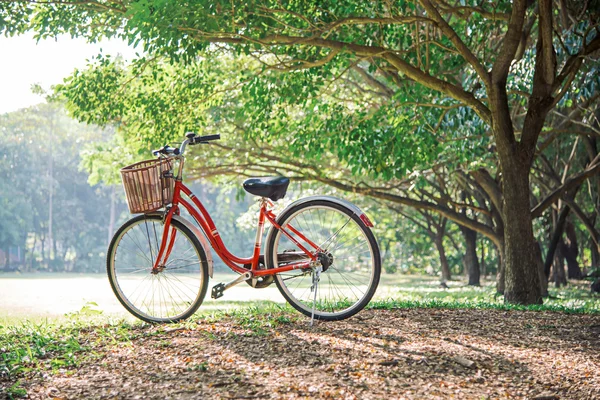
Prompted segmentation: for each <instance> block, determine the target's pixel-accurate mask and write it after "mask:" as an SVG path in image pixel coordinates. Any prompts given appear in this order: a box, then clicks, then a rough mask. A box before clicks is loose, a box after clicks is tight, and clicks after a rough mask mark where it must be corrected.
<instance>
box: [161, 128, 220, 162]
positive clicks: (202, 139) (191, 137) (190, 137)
mask: <svg viewBox="0 0 600 400" xmlns="http://www.w3.org/2000/svg"><path fill="white" fill-rule="evenodd" d="M185 137H186V138H187V139H185V140H184V141H183V143H181V146H180V147H179V148H176V147H169V146H163V147H161V148H160V149H158V150H152V154H154V156H158V155H159V154H163V155H166V156H178V155H183V153H185V147H186V146H187V145H188V144H189V145H190V146H193V145H196V144H208V142H210V141H212V140H219V139H221V135H220V134H216V135H206V136H196V134H195V133H194V132H188V133H186V134H185Z"/></svg>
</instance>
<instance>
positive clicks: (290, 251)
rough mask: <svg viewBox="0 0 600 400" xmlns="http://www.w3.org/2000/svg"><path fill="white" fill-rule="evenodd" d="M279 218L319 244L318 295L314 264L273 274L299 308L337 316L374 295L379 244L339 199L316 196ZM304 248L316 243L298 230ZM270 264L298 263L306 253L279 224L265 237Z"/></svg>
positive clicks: (348, 313) (349, 312)
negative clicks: (335, 201) (314, 198)
mask: <svg viewBox="0 0 600 400" xmlns="http://www.w3.org/2000/svg"><path fill="white" fill-rule="evenodd" d="M277 223H278V224H279V225H280V226H281V227H282V228H285V227H287V226H288V225H291V226H292V227H293V228H295V229H296V230H298V231H299V232H300V233H302V235H304V236H305V237H306V238H307V239H308V240H310V241H312V242H313V243H314V244H316V245H318V246H319V247H321V249H322V250H323V252H321V253H320V254H319V259H320V260H322V262H321V265H322V269H323V272H322V273H321V275H320V281H319V282H318V285H317V293H316V301H315V297H314V296H315V293H314V291H312V290H311V286H313V269H311V268H305V269H296V270H292V271H289V272H282V273H279V274H276V275H275V283H276V284H277V287H278V288H279V291H280V292H281V294H282V295H283V297H285V299H286V300H287V301H288V302H289V303H290V305H292V307H294V308H295V309H297V310H298V311H300V312H301V313H303V314H305V315H307V316H311V315H312V311H313V304H314V305H315V309H314V317H315V319H321V320H329V321H335V320H340V319H345V318H348V317H351V316H352V315H354V314H356V313H357V312H359V311H360V310H362V309H363V308H364V307H365V306H366V305H367V304H368V303H369V301H370V300H371V298H372V297H373V295H374V293H375V290H376V289H377V285H378V284H379V276H380V274H381V259H380V255H379V247H378V245H377V241H376V240H375V237H374V236H373V233H372V232H371V230H370V229H369V227H367V226H366V225H365V224H364V222H363V221H362V220H361V219H360V218H359V217H358V216H357V215H356V214H355V213H354V212H353V210H350V209H348V208H346V207H344V206H342V205H340V204H337V203H333V202H330V201H324V200H312V201H308V202H306V203H302V204H299V205H297V206H294V207H291V208H289V209H287V210H285V211H284V212H283V213H282V214H281V215H280V216H279V217H278V218H277ZM293 236H294V238H295V239H296V240H297V241H298V242H299V243H300V244H301V245H302V246H304V247H305V248H307V249H310V250H312V247H310V245H309V244H308V243H307V242H306V241H305V240H301V239H300V238H299V237H298V236H297V235H293ZM265 253H266V261H267V267H268V268H275V266H284V265H286V264H290V263H297V262H298V261H300V260H301V259H302V258H304V260H305V261H307V260H308V257H307V256H305V255H304V254H305V253H304V252H303V251H302V250H301V249H300V247H299V246H298V245H297V244H295V243H294V242H293V241H292V240H290V239H289V238H288V237H287V236H286V235H284V234H283V233H282V232H281V230H279V229H275V228H273V229H271V231H270V233H269V237H268V238H267V248H266V252H265Z"/></svg>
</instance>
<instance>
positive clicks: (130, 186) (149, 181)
mask: <svg viewBox="0 0 600 400" xmlns="http://www.w3.org/2000/svg"><path fill="white" fill-rule="evenodd" d="M171 168H172V162H171V160H169V159H164V158H163V159H154V160H146V161H141V162H138V163H135V164H132V165H129V166H127V167H125V168H123V169H121V178H122V180H123V187H124V188H125V195H126V196H127V205H128V206H129V211H130V212H131V213H132V214H140V213H148V212H152V211H156V210H158V209H159V208H162V207H164V206H166V205H167V204H170V203H171V202H172V201H173V187H174V185H175V180H174V179H173V178H172V177H164V176H163V172H165V171H170V170H171Z"/></svg>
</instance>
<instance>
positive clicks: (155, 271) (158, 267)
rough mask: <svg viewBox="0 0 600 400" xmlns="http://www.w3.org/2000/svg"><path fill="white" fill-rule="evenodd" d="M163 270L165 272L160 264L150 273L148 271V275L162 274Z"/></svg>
mask: <svg viewBox="0 0 600 400" xmlns="http://www.w3.org/2000/svg"><path fill="white" fill-rule="evenodd" d="M164 270H165V266H164V265H162V264H161V265H159V266H157V267H156V268H152V271H150V273H151V274H152V275H158V274H160V273H161V272H163V271H164Z"/></svg>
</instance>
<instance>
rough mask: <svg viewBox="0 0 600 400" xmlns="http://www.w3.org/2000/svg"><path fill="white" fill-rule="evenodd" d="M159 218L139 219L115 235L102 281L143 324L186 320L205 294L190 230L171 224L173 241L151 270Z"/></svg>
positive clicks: (204, 274) (201, 256)
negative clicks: (162, 259) (166, 254)
mask: <svg viewBox="0 0 600 400" xmlns="http://www.w3.org/2000/svg"><path fill="white" fill-rule="evenodd" d="M163 227H164V225H163V223H162V216H160V215H140V216H137V217H134V218H132V219H130V220H129V221H127V222H126V223H125V224H124V225H123V226H122V227H121V228H119V230H118V231H117V233H116V234H115V236H114V237H113V239H112V241H111V243H110V246H109V247H108V255H107V258H106V267H107V273H108V279H109V281H110V285H111V287H112V289H113V292H114V293H115V295H116V296H117V298H118V299H119V301H120V302H121V304H122V305H123V306H124V307H125V308H126V309H127V310H128V311H129V312H130V313H132V314H133V315H135V316H136V317H137V318H139V319H141V320H143V321H146V322H177V321H181V320H184V319H186V318H188V317H190V316H191V315H192V314H194V312H196V310H197V309H198V307H199V306H200V304H202V301H203V300H204V296H205V295H206V288H207V286H208V265H207V260H206V254H205V253H204V249H203V247H202V245H201V244H200V242H199V241H198V239H197V238H196V236H195V235H194V233H193V232H191V231H190V230H189V229H188V228H187V227H186V226H184V225H183V224H182V223H180V222H179V221H177V220H175V219H172V220H171V235H173V234H175V240H174V243H173V247H172V250H171V253H170V256H169V258H168V259H167V260H166V262H165V263H164V265H162V266H161V268H160V270H159V271H153V270H152V268H153V266H154V260H155V259H156V257H157V255H158V251H159V248H160V243H161V240H162V235H163Z"/></svg>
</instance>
